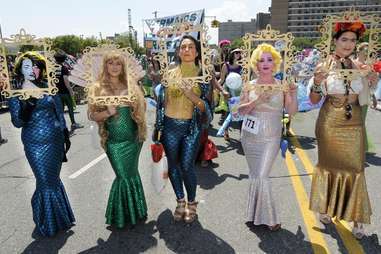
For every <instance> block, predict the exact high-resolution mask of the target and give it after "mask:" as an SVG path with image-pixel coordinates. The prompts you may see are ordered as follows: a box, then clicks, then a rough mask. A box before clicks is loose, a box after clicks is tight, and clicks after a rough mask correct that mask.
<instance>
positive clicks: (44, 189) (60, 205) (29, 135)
mask: <svg viewBox="0 0 381 254" xmlns="http://www.w3.org/2000/svg"><path fill="white" fill-rule="evenodd" d="M45 73H46V64H45V60H44V58H43V57H42V56H41V55H39V54H37V53H34V52H26V53H25V54H23V55H22V56H20V57H19V59H18V61H17V63H16V66H15V73H14V74H15V84H14V89H17V88H22V89H33V88H43V87H46V86H47V85H46V82H45V81H44V78H46V74H45ZM9 110H10V113H11V118H12V123H13V125H14V126H15V127H17V128H22V131H21V139H22V142H23V144H24V150H25V155H26V158H27V159H28V162H29V164H30V166H31V168H32V171H33V174H34V176H35V178H36V191H35V192H34V194H33V197H32V209H33V220H34V222H35V224H36V232H38V233H39V234H40V235H42V236H53V235H55V234H56V233H57V232H58V231H59V230H66V229H68V228H70V227H71V226H72V225H73V224H74V221H75V219H74V215H73V212H72V210H71V207H70V204H69V200H68V198H67V196H66V192H65V188H64V186H63V184H62V182H61V179H60V171H61V166H62V161H63V160H66V156H65V150H66V152H67V150H68V148H69V147H70V141H69V132H68V130H67V129H66V124H65V119H64V116H63V111H62V105H61V101H60V99H59V97H57V96H49V95H45V96H44V97H43V98H41V99H36V98H29V99H28V100H20V99H19V98H11V99H10V101H9ZM65 146H66V149H65Z"/></svg>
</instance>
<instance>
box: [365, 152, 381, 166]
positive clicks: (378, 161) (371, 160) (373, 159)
mask: <svg viewBox="0 0 381 254" xmlns="http://www.w3.org/2000/svg"><path fill="white" fill-rule="evenodd" d="M366 163H368V164H371V165H374V166H381V157H378V156H376V154H375V153H367V154H366Z"/></svg>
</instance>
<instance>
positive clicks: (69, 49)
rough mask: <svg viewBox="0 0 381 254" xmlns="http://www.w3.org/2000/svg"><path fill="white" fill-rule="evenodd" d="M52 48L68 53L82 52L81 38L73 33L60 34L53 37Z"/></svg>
mask: <svg viewBox="0 0 381 254" xmlns="http://www.w3.org/2000/svg"><path fill="white" fill-rule="evenodd" d="M53 49H54V50H58V49H61V50H63V51H65V52H66V53H68V54H70V55H74V56H75V55H76V54H77V53H80V52H82V49H83V48H82V42H81V38H80V37H78V36H75V35H62V36H57V37H56V38H54V39H53Z"/></svg>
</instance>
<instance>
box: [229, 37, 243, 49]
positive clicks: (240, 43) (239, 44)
mask: <svg viewBox="0 0 381 254" xmlns="http://www.w3.org/2000/svg"><path fill="white" fill-rule="evenodd" d="M242 46H243V40H242V38H236V39H234V40H233V42H232V43H231V46H230V47H231V48H240V47H242Z"/></svg>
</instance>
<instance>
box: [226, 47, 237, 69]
mask: <svg viewBox="0 0 381 254" xmlns="http://www.w3.org/2000/svg"><path fill="white" fill-rule="evenodd" d="M236 49H238V48H232V49H231V50H230V52H229V61H228V62H229V64H230V65H233V64H234V55H235V52H237V51H235V52H233V51H234V50H236Z"/></svg>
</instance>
